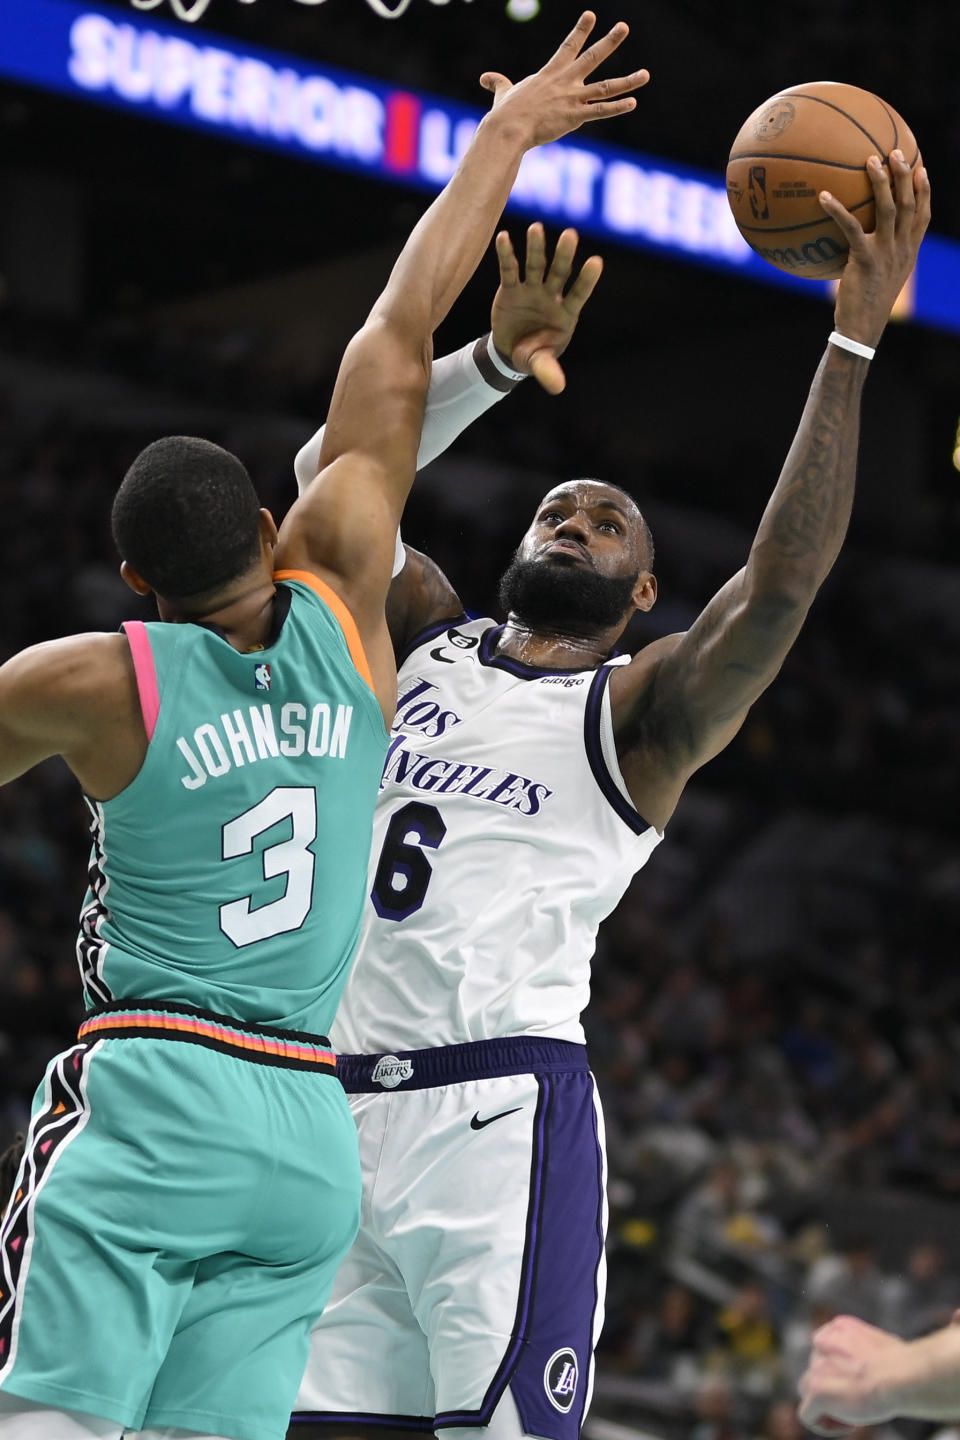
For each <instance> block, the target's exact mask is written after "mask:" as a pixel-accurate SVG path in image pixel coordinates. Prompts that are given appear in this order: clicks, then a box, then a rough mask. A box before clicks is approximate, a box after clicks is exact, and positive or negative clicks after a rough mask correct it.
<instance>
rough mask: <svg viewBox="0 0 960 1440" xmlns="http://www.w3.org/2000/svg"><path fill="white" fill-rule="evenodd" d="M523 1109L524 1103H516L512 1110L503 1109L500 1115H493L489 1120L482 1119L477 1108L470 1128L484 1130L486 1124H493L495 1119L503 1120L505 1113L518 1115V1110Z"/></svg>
mask: <svg viewBox="0 0 960 1440" xmlns="http://www.w3.org/2000/svg"><path fill="white" fill-rule="evenodd" d="M522 1109H523V1106H522V1105H515V1106H514V1107H513V1109H512V1110H501V1111H500V1114H499V1115H491V1116H490V1118H489V1119H487V1120H481V1119H480V1112H479V1111H477V1110H475V1111H474V1112H473V1119H472V1120H471V1121H470V1129H471V1130H482V1129H483V1128H484V1126H485V1125H492V1124H493V1122H494V1120H502V1119H503V1117H504V1116H505V1115H516V1113H517V1111H518V1110H522Z"/></svg>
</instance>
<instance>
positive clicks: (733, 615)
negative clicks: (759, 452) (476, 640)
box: [610, 151, 930, 827]
mask: <svg viewBox="0 0 960 1440" xmlns="http://www.w3.org/2000/svg"><path fill="white" fill-rule="evenodd" d="M890 163H891V170H892V185H891V179H890V177H889V176H888V175H887V172H886V171H885V170H884V169H883V167H882V166H881V165H880V163H879V161H875V162H871V163H870V164H869V165H868V167H867V168H868V172H869V175H870V179H871V181H872V184H873V189H874V195H875V200H876V208H877V228H876V230H875V232H874V233H873V234H872V235H864V233H863V231H862V229H861V228H860V225H859V223H858V222H857V220H855V219H854V218H853V217H852V216H850V215H849V214H848V213H847V211H846V210H844V209H843V207H842V206H841V205H839V204H838V202H837V201H835V200H833V199H832V197H829V196H824V197H822V203H823V208H824V210H826V211H827V212H828V213H829V214H830V215H831V216H832V217H833V218H834V219H836V221H837V222H838V224H840V225H841V227H842V229H843V230H844V233H845V235H846V237H847V239H848V241H849V244H850V256H849V259H848V261H847V265H846V268H845V270H844V275H843V279H842V281H841V283H840V286H839V289H838V292H837V303H836V311H835V320H836V328H837V331H838V332H839V333H840V334H841V335H845V336H846V337H847V338H848V339H851V340H855V341H859V342H860V343H861V344H864V345H868V346H876V344H877V342H878V340H879V339H880V336H881V335H882V333H883V329H884V326H885V325H886V322H887V319H888V317H889V315H890V311H891V309H892V308H893V304H894V301H895V300H896V298H897V295H898V294H899V293H900V290H901V289H902V287H903V285H904V283H905V281H906V279H907V277H908V276H909V274H910V271H911V270H912V268H913V265H914V262H915V260H916V255H917V249H918V248H919V245H920V241H921V239H922V238H923V233H924V230H925V229H926V226H927V223H928V221H929V217H930V193H929V184H928V181H927V177H926V173H925V171H924V170H923V168H922V167H921V166H919V165H918V166H917V169H916V171H915V172H914V173H911V171H910V169H909V168H908V166H907V165H906V163H905V162H904V160H903V158H902V156H901V155H900V152H899V151H894V152H893V157H892V158H891V162H890ZM868 365H869V361H868V360H867V359H865V358H863V357H861V356H859V355H855V354H851V353H850V352H849V351H847V350H843V349H841V348H839V347H837V346H835V345H832V344H830V345H828V346H827V349H826V353H825V355H824V357H823V359H822V360H821V362H820V366H819V368H818V370H817V373H816V376H815V377H814V381H813V385H812V387H811V389H810V394H809V397H808V399H807V403H806V406H805V408H804V411H803V416H802V418H801V421H800V427H799V429H798V431H797V434H796V437H795V439H794V441H793V444H792V446H791V447H790V452H789V454H788V456H787V459H786V463H785V464H784V467H783V470H782V472H781V475H780V479H779V481H778V482H777V486H776V488H775V490H774V492H773V494H772V496H771V497H770V500H769V502H768V504H767V508H766V510H765V511H764V515H763V519H762V520H761V522H760V528H759V530H758V531H757V534H756V538H755V539H754V542H753V545H752V546H751V549H750V554H749V556H748V558H747V563H746V565H745V566H744V568H743V569H742V570H741V571H739V573H738V574H736V575H735V576H734V577H733V578H732V579H731V580H729V581H728V582H727V584H726V585H725V586H724V587H723V589H722V590H720V591H719V593H718V594H717V595H715V596H714V598H713V599H712V600H711V601H710V603H709V604H708V605H707V607H706V609H705V610H704V611H703V613H702V614H701V615H700V616H699V618H698V619H697V620H696V621H695V622H694V624H693V625H692V626H691V628H690V629H689V630H688V631H687V632H686V634H684V635H678V636H670V637H668V638H667V639H665V640H661V641H658V642H656V643H655V644H654V645H651V646H648V647H647V649H646V650H644V651H641V653H640V654H639V655H638V656H637V657H636V660H634V661H633V662H632V663H631V664H630V665H629V666H626V667H624V668H623V670H622V671H619V672H615V673H614V675H613V677H612V678H611V682H610V692H611V701H612V704H613V718H614V726H615V730H616V735H617V745H618V751H619V753H620V759H621V766H622V769H623V772H624V778H625V779H626V781H627V784H628V785H629V787H630V792H631V795H632V796H633V799H634V803H635V804H636V806H637V809H638V810H639V811H640V813H641V814H642V815H643V816H644V817H645V818H646V819H647V820H648V821H649V822H650V823H651V824H656V825H657V826H658V827H662V825H663V824H664V823H665V822H666V820H667V819H668V818H669V816H670V815H671V814H672V812H673V809H674V807H675V805H676V803H677V800H678V799H679V796H680V792H681V790H682V789H683V786H684V784H685V783H686V781H687V779H688V778H689V776H690V775H691V774H692V773H693V771H694V770H697V769H698V768H699V767H700V766H701V765H703V764H704V763H705V762H706V761H707V760H709V759H710V758H711V757H712V756H713V755H716V754H717V753H718V751H720V750H722V749H723V747H724V746H725V745H727V744H728V743H729V742H730V740H731V739H732V738H733V736H734V735H735V734H736V733H737V731H738V730H739V729H740V726H741V725H742V724H743V721H744V719H745V717H746V714H747V711H748V710H749V708H750V706H751V705H752V704H753V702H754V701H755V700H756V699H757V698H758V696H759V695H761V694H762V693H763V691H764V690H765V689H766V687H767V686H768V685H769V684H770V681H771V680H772V679H773V677H774V676H775V675H776V674H777V671H778V670H779V669H780V667H781V665H782V664H783V661H784V659H785V658H786V655H787V652H788V650H789V649H790V647H791V645H792V644H793V642H794V640H795V639H796V637H797V634H798V632H799V630H800V627H801V625H802V624H803V621H804V619H805V617H806V615H807V612H808V610H809V609H810V606H811V604H812V603H813V599H814V597H815V595H816V593H817V590H818V589H819V587H820V585H821V584H822V583H823V580H824V579H825V577H826V576H827V574H828V573H829V571H830V568H831V566H832V565H833V562H834V560H835V559H836V557H837V554H838V553H839V550H840V546H841V544H842V543H843V538H844V535H845V534H846V530H847V525H848V522H849V519H850V510H851V506H852V503H853V492H854V481H855V477H856V464H857V448H858V443H859V434H860V400H861V394H862V391H863V383H864V380H865V378H866V373H867V368H868Z"/></svg>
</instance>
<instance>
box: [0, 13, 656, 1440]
mask: <svg viewBox="0 0 960 1440" xmlns="http://www.w3.org/2000/svg"><path fill="white" fill-rule="evenodd" d="M593 24H594V17H593V16H592V15H591V14H590V13H589V12H587V13H586V14H585V15H584V16H583V17H582V19H581V21H580V22H579V23H578V25H577V26H576V27H575V29H574V31H573V32H572V34H571V35H570V36H569V37H568V39H567V40H566V41H565V42H564V44H563V45H562V46H561V47H560V49H559V50H558V51H557V53H556V55H555V56H554V57H553V58H552V59H551V60H550V61H548V63H547V65H546V66H545V67H544V68H543V70H541V71H539V72H538V73H537V74H536V75H534V76H531V77H529V78H528V79H527V80H526V81H523V82H521V83H520V84H519V85H517V86H511V84H510V82H509V81H508V80H507V79H506V78H505V77H504V76H502V75H491V76H488V77H485V84H486V87H487V88H488V89H491V90H493V91H494V92H495V98H494V106H493V109H492V111H491V113H490V115H489V116H488V117H487V118H486V119H485V120H484V122H483V123H482V124H481V126H480V128H479V130H478V132H477V135H476V137H475V139H474V141H473V142H472V144H471V147H470V149H469V151H468V153H467V154H466V156H465V157H464V159H463V161H462V163H461V165H460V167H459V169H458V171H457V173H456V175H455V176H454V177H453V179H452V180H451V182H450V184H449V185H448V187H447V189H446V190H445V191H444V193H443V194H442V195H441V196H440V197H439V198H438V199H437V200H436V201H435V202H434V204H433V205H432V206H431V207H430V209H429V210H428V212H427V214H426V215H425V216H424V218H423V219H422V220H421V222H420V223H419V224H418V226H417V227H416V229H415V230H414V232H413V235H412V236H411V238H410V240H409V241H408V243H407V245H406V246H405V248H404V250H403V252H402V254H401V257H400V259H399V261H398V263H397V265H396V266H395V268H394V271H393V274H392V276H391V278H390V281H389V283H388V285H387V288H386V290H385V292H384V294H383V296H382V297H381V299H380V300H379V301H378V302H377V304H376V305H375V306H374V309H373V312H372V313H371V315H370V317H369V319H368V321H367V323H366V325H365V326H364V327H363V329H362V330H361V332H360V333H359V335H358V336H357V337H356V338H355V339H354V340H353V341H352V342H351V345H350V346H349V347H348V350H347V354H346V356H345V359H344V363H343V365H342V367H341V371H340V375H339V377H338V382H337V385H336V388H335V392H334V397H333V401H332V406H331V414H330V421H329V424H328V427H327V437H326V441H325V444H324V450H323V455H322V465H321V473H320V475H319V476H318V478H317V480H316V481H315V482H314V484H313V485H311V486H310V488H309V490H308V491H307V492H306V493H305V494H304V495H303V496H302V497H301V498H300V500H299V501H298V502H297V504H296V505H295V506H294V507H293V509H292V510H291V512H290V514H289V515H288V516H287V518H286V520H285V521H284V524H283V526H282V528H281V530H280V532H279V535H278V532H277V529H276V526H275V525H274V522H273V520H272V518H271V517H270V515H269V514H268V513H267V512H266V511H263V510H260V509H259V506H258V503H257V499H256V496H255V494H254V492H253V488H252V485H251V484H250V480H249V477H248V476H247V474H246V471H245V470H244V468H243V466H242V465H241V463H240V462H239V461H238V460H237V459H236V458H235V457H234V456H231V455H229V454H228V453H227V452H226V451H223V450H221V449H219V447H217V446H214V445H211V444H209V443H208V442H205V441H200V440H192V439H184V438H182V437H181V438H170V439H167V440H161V441H158V442H156V443H155V444H154V445H152V446H149V447H148V448H147V450H145V451H144V452H143V453H142V455H141V456H139V457H138V459H137V460H136V461H135V462H134V464H133V466H132V467H131V469H130V471H129V472H128V474H127V476H126V478H125V480H124V482H123V484H122V486H121V487H120V490H119V492H118V495H117V498H116V501H115V503H114V511H113V523H114V535H115V538H116V540H117V544H118V548H119V550H120V553H121V555H122V556H123V566H122V572H123V574H124V576H125V578H126V579H127V581H128V582H129V583H130V584H131V586H132V587H133V588H134V589H135V590H136V591H138V592H139V593H141V594H147V593H149V592H150V591H153V592H154V594H155V595H156V599H157V605H158V609H159V612H160V622H158V623H154V624H150V625H147V626H142V625H137V624H128V625H127V626H125V627H124V632H123V633H121V634H119V635H81V636H75V637H72V638H69V639H65V640H58V641H53V642H51V643H49V644H47V645H41V646H37V647H34V648H32V649H31V650H28V651H24V652H23V653H22V654H20V655H19V656H16V657H14V659H12V660H11V661H9V662H8V663H7V664H6V665H4V666H3V667H2V668H0V782H2V781H7V780H11V779H13V778H14V777H15V776H17V775H20V774H22V773H23V772H24V771H25V770H27V769H28V768H29V767H30V766H32V765H34V764H36V763H38V762H39V761H41V760H43V759H45V758H46V757H48V756H50V755H53V754H60V755H62V756H63V757H64V758H65V760H66V761H67V764H68V765H69V766H70V768H71V769H72V771H73V772H74V774H75V775H76V777H77V779H78V780H79V782H80V784H81V786H82V788H83V791H84V793H85V795H86V796H87V797H88V800H89V804H90V808H91V812H92V816H93V826H92V828H93V840H94V844H93V853H92V858H91V864H90V888H89V894H88V896H87V899H86V902H85V905H84V909H83V913H82V916H81V927H80V939H79V945H78V953H79V958H80V963H81V970H82V973H83V980H84V987H85V995H86V999H87V1003H88V1009H89V1014H88V1017H87V1019H86V1020H85V1021H84V1023H83V1025H82V1026H81V1029H80V1036H79V1043H78V1044H77V1045H76V1046H74V1047H72V1048H71V1049H70V1050H68V1051H67V1052H65V1053H64V1054H62V1055H60V1056H58V1057H56V1059H55V1060H54V1061H53V1062H51V1065H50V1067H49V1068H48V1071H47V1074H46V1077H45V1079H44V1081H43V1083H42V1085H41V1086H40V1089H39V1091H38V1094H37V1097H36V1101H35V1105H34V1113H33V1117H32V1121H31V1126H30V1132H29V1134H28V1136H27V1142H26V1151H25V1155H24V1159H23V1162H22V1164H21V1165H20V1168H19V1170H18V1174H17V1177H16V1179H15V1181H14V1194H13V1197H12V1201H11V1204H10V1206H9V1208H8V1210H7V1213H6V1216H5V1218H4V1220H3V1224H2V1228H0V1436H2V1437H3V1440H34V1437H40V1436H42V1437H44V1440H53V1437H56V1440H78V1437H83V1440H88V1437H90V1436H98V1437H118V1436H119V1435H120V1432H121V1430H122V1429H123V1428H124V1427H127V1428H128V1429H131V1430H136V1429H142V1430H143V1431H144V1434H149V1435H151V1436H153V1437H154V1440H159V1436H160V1434H161V1431H162V1434H163V1435H164V1436H168V1435H170V1434H172V1433H176V1434H180V1433H184V1432H189V1433H192V1434H194V1435H195V1436H200V1437H204V1440H211V1437H212V1440H223V1437H230V1440H280V1437H281V1436H283V1434H284V1432H285V1430H286V1422H287V1417H288V1414H289V1411H290V1409H291V1406H292V1402H293V1399H294V1396H295V1393H296V1389H297V1384H298V1382H299V1379H300V1375H301V1372H302V1370H303V1366H304V1363H305V1359H306V1352H307V1339H308V1333H309V1329H310V1325H311V1322H312V1320H313V1319H314V1318H315V1317H316V1315H317V1314H318V1312H319V1310H320V1309H321V1308H322V1305H323V1302H324V1299H325V1296H326V1293H327V1291H328V1289H329V1285H330V1282H331V1279H332V1275H333V1271H334V1269H335V1267H336V1265H337V1263H338V1261H339V1259H340V1258H341V1256H342V1255H343V1254H344V1253H345V1251H346V1249H347V1247H348V1246H349V1244H350V1242H351V1240H352V1238H353V1235H354V1232H355V1230H356V1226H357V1219H358V1208H359V1174H358V1167H357V1153H356V1137H355V1131H354V1127H353V1123H352V1120H351V1118H350V1112H349V1110H348V1108H347V1105H346V1102H345V1099H344V1097H343V1094H342V1091H341V1090H340V1088H339V1085H338V1082H337V1081H336V1079H335V1077H334V1066H333V1057H332V1056H331V1055H330V1054H329V1051H328V1050H327V1047H326V1043H325V1041H324V1039H323V1036H322V1034H320V1033H319V1032H320V1031H322V1029H323V1028H324V1027H325V1026H326V1025H327V1023H328V1021H329V1019H330V1018H331V1017H332V1014H333V1010H334V1008H335V1005H336V1000H337V997H338V995H339V992H340V989H341V987H342V984H343V981H344V978H345V969H346V966H347V964H348V963H349V958H350V952H351V949H352V946H353V941H354V938H355V934H356V930H357V927H358V923H359V917H360V908H361V899H362V891H363V887H364V880H365V876H366V863H367V853H368V847H369V841H370V831H371V817H372V809H373V802H374V796H375V794H376V789H377V783H378V780H379V774H380V768H381V764H382V760H383V756H384V753H385V750H386V744H387V732H386V725H387V724H389V722H390V720H391V718H392V715H393V708H394V704H395V699H396V671H395V667H394V660H393V654H392V650H391V645H390V640H389V636H388V632H387V627H386V622H385V617H384V603H385V598H386V593H387V589H388V586H389V583H390V573H391V567H392V561H393V555H394V540H395V535H396V531H397V525H398V521H399V517H400V511H401V508H402V505H403V501H404V499H405V496H406V493H407V490H408V488H409V486H410V483H411V481H412V479H413V474H414V468H415V457H416V452H417V444H418V440H419V434H420V427H421V423H422V419H423V413H424V399H425V393H426V387H427V381H428V376H429V370H430V345H431V335H432V331H433V329H434V328H435V326H436V325H437V324H438V323H439V321H440V320H441V319H442V317H443V316H444V315H445V313H446V311H447V310H448V309H449V307H450V305H451V304H452V302H453V300H454V299H455V298H456V296H457V294H458V293H459V291H460V290H461V288H462V287H463V285H464V284H465V282H466V280H467V278H468V277H469V275H470V274H471V273H472V271H473V269H474V268H475V266H476V264H477V262H478V261H479V259H480V256H481V254H482V252H483V250H484V248H485V246H486V244H487V242H488V240H489V237H490V234H491V232H492V230H493V226H494V223H495V221H496V219H497V217H498V215H499V213H500V211H501V210H502V208H503V205H504V203H505V201H506V199H507V196H508V193H509V190H510V188H511V185H512V183H513V180H514V179H515V177H516V173H517V170H518V167H519V164H520V160H521V158H522V156H523V154H524V152H525V151H526V150H527V149H529V148H531V147H532V146H534V145H537V144H542V143H545V142H547V141H550V140H554V139H557V138H559V137H560V136H561V135H563V134H566V133H568V132H569V131H570V130H573V129H576V128H578V127H579V125H581V124H582V123H584V121H586V120H590V119H600V118H603V117H605V116H609V115H614V114H619V113H622V112H624V111H626V110H628V109H632V108H633V105H634V101H633V100H632V98H629V95H628V92H629V91H631V90H633V89H635V88H637V87H638V86H639V85H641V84H642V83H644V81H645V79H646V72H643V71H640V72H636V73H635V74H633V75H630V76H626V77H623V78H622V79H619V80H611V81H603V82H593V81H591V79H590V76H591V75H592V72H593V71H594V69H595V68H596V66H597V65H599V64H600V63H601V62H602V61H603V60H605V59H606V58H607V57H608V56H609V55H611V54H612V53H613V51H614V50H615V49H616V48H617V47H618V46H619V44H620V43H621V42H622V40H623V39H624V38H625V35H626V26H623V25H621V26H618V27H615V28H614V29H613V30H612V31H611V32H610V34H609V35H608V36H606V37H605V38H604V39H602V40H600V41H599V42H598V43H596V44H595V45H593V46H591V47H590V48H589V49H587V50H584V45H585V43H586V40H587V37H588V36H589V34H590V31H591V30H592V28H593ZM545 343H548V342H545ZM164 622H165V623H164ZM318 1197H319V1203H318ZM171 1427H172V1428H171Z"/></svg>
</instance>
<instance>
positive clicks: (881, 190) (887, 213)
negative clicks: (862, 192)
mask: <svg viewBox="0 0 960 1440" xmlns="http://www.w3.org/2000/svg"><path fill="white" fill-rule="evenodd" d="M898 157H899V158H898ZM890 171H892V172H893V174H894V175H895V176H896V177H897V181H898V193H897V197H896V199H894V193H893V187H892V185H891V183H890ZM890 171H888V170H887V169H886V168H885V167H884V164H883V162H882V160H881V159H880V157H879V155H871V156H870V159H869V160H868V161H867V176H868V177H869V180H870V184H871V185H872V186H873V202H874V207H875V209H876V214H877V223H876V227H875V228H876V233H877V235H878V236H880V237H881V238H883V239H886V238H887V237H888V236H891V235H892V234H893V232H894V230H895V228H896V224H897V214H898V210H899V201H900V198H901V197H900V192H899V184H900V183H902V181H903V178H904V173H903V172H906V175H907V177H908V178H909V171H908V170H907V167H906V164H905V163H904V159H903V155H902V153H901V152H900V151H899V150H894V151H892V152H891V154H890ZM913 203H914V202H913V186H912V185H911V186H910V208H911V209H912V208H913Z"/></svg>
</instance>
